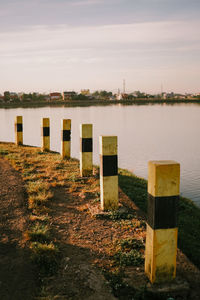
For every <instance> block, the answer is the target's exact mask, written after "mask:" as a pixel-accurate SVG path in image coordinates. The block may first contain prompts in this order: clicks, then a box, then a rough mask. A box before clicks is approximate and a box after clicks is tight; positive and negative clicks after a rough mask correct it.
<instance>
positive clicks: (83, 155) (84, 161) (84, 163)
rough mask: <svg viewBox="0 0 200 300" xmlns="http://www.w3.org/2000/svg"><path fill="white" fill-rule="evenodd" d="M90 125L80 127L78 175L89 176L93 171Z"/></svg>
mask: <svg viewBox="0 0 200 300" xmlns="http://www.w3.org/2000/svg"><path fill="white" fill-rule="evenodd" d="M92 151H93V143H92V124H81V125H80V175H81V176H82V177H84V176H91V175H92V169H93V159H92V157H93V153H92Z"/></svg>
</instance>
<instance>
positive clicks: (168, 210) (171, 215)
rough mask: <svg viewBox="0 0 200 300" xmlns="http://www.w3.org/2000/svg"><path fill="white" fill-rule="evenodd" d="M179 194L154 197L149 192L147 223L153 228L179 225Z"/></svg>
mask: <svg viewBox="0 0 200 300" xmlns="http://www.w3.org/2000/svg"><path fill="white" fill-rule="evenodd" d="M178 200H179V196H168V197H153V196H152V195H150V194H148V214H147V215H148V217H147V223H148V224H149V225H150V226H151V228H152V229H167V228H175V227H177V211H178Z"/></svg>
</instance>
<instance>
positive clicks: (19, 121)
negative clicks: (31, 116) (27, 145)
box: [15, 116, 23, 145]
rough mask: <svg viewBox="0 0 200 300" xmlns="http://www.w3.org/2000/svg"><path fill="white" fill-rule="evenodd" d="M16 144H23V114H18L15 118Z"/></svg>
mask: <svg viewBox="0 0 200 300" xmlns="http://www.w3.org/2000/svg"><path fill="white" fill-rule="evenodd" d="M19 127H20V128H19ZM15 144H16V145H23V117H22V116H17V117H16V118H15Z"/></svg>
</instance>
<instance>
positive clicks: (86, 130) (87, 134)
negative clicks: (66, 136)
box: [80, 124, 93, 138]
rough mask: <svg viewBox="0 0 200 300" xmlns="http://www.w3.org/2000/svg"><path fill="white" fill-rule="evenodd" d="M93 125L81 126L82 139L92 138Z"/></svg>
mask: <svg viewBox="0 0 200 300" xmlns="http://www.w3.org/2000/svg"><path fill="white" fill-rule="evenodd" d="M92 127H93V126H92V124H80V134H81V137H82V138H92Z"/></svg>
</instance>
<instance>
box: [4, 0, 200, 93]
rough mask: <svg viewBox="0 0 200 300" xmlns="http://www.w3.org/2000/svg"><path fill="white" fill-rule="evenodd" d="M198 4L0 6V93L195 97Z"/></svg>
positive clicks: (30, 2)
mask: <svg viewBox="0 0 200 300" xmlns="http://www.w3.org/2000/svg"><path fill="white" fill-rule="evenodd" d="M199 16H200V0H0V93H3V91H4V90H10V91H16V92H20V91H25V92H28V91H31V92H33V91H39V92H49V91H63V90H72V89H74V90H76V91H79V90H80V89H83V88H89V89H90V90H92V91H93V90H96V89H98V90H101V89H107V90H112V91H113V92H116V91H117V88H121V89H122V82H123V79H125V80H126V89H127V90H128V91H134V90H141V91H145V92H150V93H157V92H160V89H161V84H162V85H163V90H164V91H175V92H182V93H185V92H200V18H199Z"/></svg>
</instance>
